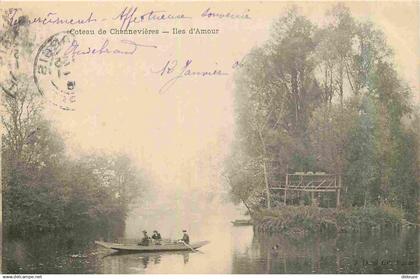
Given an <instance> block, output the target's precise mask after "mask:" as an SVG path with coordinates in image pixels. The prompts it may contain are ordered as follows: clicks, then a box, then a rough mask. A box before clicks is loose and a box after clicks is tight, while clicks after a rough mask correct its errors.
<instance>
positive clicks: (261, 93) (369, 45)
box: [226, 4, 420, 221]
mask: <svg viewBox="0 0 420 279" xmlns="http://www.w3.org/2000/svg"><path fill="white" fill-rule="evenodd" d="M325 20H326V22H327V23H325V24H324V25H323V26H317V25H315V24H314V23H313V22H311V21H310V20H309V19H308V18H306V17H304V16H302V15H300V14H299V12H298V11H297V9H296V8H292V9H290V10H289V11H288V12H287V14H285V15H284V16H282V17H281V18H280V19H279V20H278V21H277V22H276V23H275V24H274V25H273V26H272V33H271V37H270V39H269V40H268V41H267V42H266V43H265V44H264V45H262V46H260V47H256V48H254V49H253V50H252V51H251V52H250V53H249V54H248V55H247V56H246V58H245V59H244V63H243V67H242V68H241V69H240V71H239V73H238V75H237V79H236V93H235V95H236V96H235V114H236V131H235V141H234V143H233V147H232V152H231V155H230V157H229V159H228V161H227V163H226V177H227V178H228V180H229V184H230V188H231V193H232V197H233V198H234V199H235V200H236V201H242V202H243V203H244V204H245V205H246V206H247V207H248V208H249V209H250V211H252V210H255V209H258V208H263V207H266V205H267V201H266V200H265V199H266V195H265V193H264V191H265V190H266V189H267V188H268V187H269V186H276V185H278V184H280V183H284V176H285V174H286V173H293V172H297V171H324V172H327V173H333V174H338V175H341V176H342V177H343V187H344V188H343V191H342V202H341V204H342V206H343V207H361V206H363V207H372V206H382V205H386V206H392V207H396V208H399V209H400V210H403V212H405V218H407V219H408V220H411V221H414V220H416V216H417V206H416V204H417V198H418V196H417V195H418V187H419V181H420V149H419V143H420V117H419V108H418V107H415V106H414V105H413V99H412V93H411V89H410V87H409V86H408V85H407V84H406V83H405V82H404V81H402V80H401V78H400V77H399V75H398V73H397V71H396V69H397V67H396V65H395V64H394V63H393V55H392V50H391V49H390V47H389V46H388V45H387V43H386V38H385V35H384V33H383V32H382V31H380V30H379V29H378V28H376V27H375V25H374V24H372V23H371V22H362V21H359V20H357V19H355V18H354V17H353V16H352V15H351V14H350V11H349V9H347V8H346V7H345V6H344V5H342V4H340V5H337V6H335V7H334V8H332V9H331V10H330V11H328V13H327V14H326V16H325ZM280 203H281V202H280V199H278V198H276V197H275V196H273V200H272V201H271V204H272V205H273V206H274V207H275V206H276V205H280ZM333 204H334V203H333Z"/></svg>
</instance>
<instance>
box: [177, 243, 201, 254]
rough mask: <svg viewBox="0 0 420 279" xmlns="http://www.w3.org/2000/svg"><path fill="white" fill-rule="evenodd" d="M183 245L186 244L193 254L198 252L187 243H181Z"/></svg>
mask: <svg viewBox="0 0 420 279" xmlns="http://www.w3.org/2000/svg"><path fill="white" fill-rule="evenodd" d="M180 242H181V243H182V244H184V245H185V246H187V247H188V248H190V249H191V251H193V252H197V250H195V249H194V248H193V247H191V245H188V244H187V243H185V242H184V241H180Z"/></svg>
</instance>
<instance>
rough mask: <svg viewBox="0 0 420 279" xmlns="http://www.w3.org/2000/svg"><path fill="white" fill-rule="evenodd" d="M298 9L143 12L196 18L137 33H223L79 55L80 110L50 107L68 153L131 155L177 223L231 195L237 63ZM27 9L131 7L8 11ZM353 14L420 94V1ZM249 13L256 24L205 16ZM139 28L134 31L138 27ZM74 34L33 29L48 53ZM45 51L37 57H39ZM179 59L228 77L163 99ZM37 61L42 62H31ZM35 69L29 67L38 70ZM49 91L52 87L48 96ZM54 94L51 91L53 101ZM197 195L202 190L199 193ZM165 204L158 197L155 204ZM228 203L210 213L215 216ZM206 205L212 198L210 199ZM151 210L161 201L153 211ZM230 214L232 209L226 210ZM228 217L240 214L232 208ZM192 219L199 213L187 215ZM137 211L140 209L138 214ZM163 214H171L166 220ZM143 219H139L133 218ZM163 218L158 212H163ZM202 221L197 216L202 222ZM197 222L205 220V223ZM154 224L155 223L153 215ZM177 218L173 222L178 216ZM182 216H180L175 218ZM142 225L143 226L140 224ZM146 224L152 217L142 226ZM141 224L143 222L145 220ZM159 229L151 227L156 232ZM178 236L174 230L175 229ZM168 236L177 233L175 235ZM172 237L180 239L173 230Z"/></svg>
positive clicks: (170, 6)
mask: <svg viewBox="0 0 420 279" xmlns="http://www.w3.org/2000/svg"><path fill="white" fill-rule="evenodd" d="M291 4H293V3H289V2H235V3H234V2H229V3H228V2H224V3H223V2H218V3H211V4H210V3H205V2H197V3H195V2H194V3H192V2H189V3H172V2H168V3H151V2H146V3H142V4H139V5H138V7H139V9H140V10H142V11H148V10H150V9H153V10H166V11H171V12H173V13H175V14H176V13H178V14H180V13H186V14H189V15H192V16H193V18H192V19H191V20H182V21H167V22H159V23H154V22H146V23H144V24H141V25H136V28H137V27H139V28H140V27H141V28H143V27H145V28H150V29H160V30H168V31H172V28H178V29H185V30H186V32H188V30H189V29H190V28H206V29H207V28H211V29H219V32H218V34H217V35H194V36H190V35H173V34H160V35H150V36H138V37H131V39H132V40H135V41H136V43H141V44H147V45H153V46H156V48H151V47H150V48H149V47H142V48H139V49H138V50H137V51H136V52H135V54H133V55H78V56H77V57H76V58H75V61H74V62H73V63H72V64H71V65H70V69H72V73H71V75H72V78H73V79H74V80H75V81H76V91H75V92H76V102H75V103H74V104H73V105H74V111H65V110H62V109H60V108H58V107H57V106H55V105H52V104H50V103H48V105H47V109H46V116H47V118H49V119H50V120H52V121H53V122H54V124H55V126H56V127H57V129H58V130H59V131H60V133H61V134H62V135H63V136H64V138H65V140H66V144H67V150H68V153H69V154H70V155H72V156H77V155H78V154H82V153H86V152H92V151H100V152H110V153H112V152H124V153H127V154H129V155H130V156H131V157H132V158H133V160H134V161H135V162H136V164H137V165H138V166H139V168H141V169H143V170H144V172H145V173H146V174H147V175H148V176H150V177H151V181H152V184H153V185H151V187H152V189H153V192H154V194H155V199H154V200H150V201H146V202H145V203H144V204H142V205H141V208H142V209H141V210H143V211H144V210H145V208H148V209H147V210H149V211H153V210H155V212H157V211H156V210H157V208H159V209H161V208H162V207H165V208H167V209H172V212H171V214H172V215H176V216H177V217H176V219H177V220H178V219H181V218H185V217H186V216H187V217H191V216H192V215H191V214H192V213H191V212H192V211H194V210H192V207H193V205H194V207H195V206H196V203H192V200H195V199H197V198H199V199H201V198H202V197H203V195H204V196H205V195H206V194H207V193H208V192H212V191H213V192H216V193H222V192H223V191H225V189H224V188H223V177H222V176H221V175H220V174H221V172H222V170H223V161H224V158H225V156H226V154H227V153H228V151H229V143H230V142H231V140H232V138H233V130H234V115H233V92H234V87H235V85H234V81H233V77H234V72H235V69H233V68H232V65H233V64H234V63H235V62H236V61H240V60H241V59H242V57H244V56H245V55H246V54H247V53H248V52H249V51H250V50H251V49H252V48H253V47H256V46H258V45H261V44H263V43H264V42H265V41H266V40H267V39H268V37H269V32H270V26H271V24H272V22H273V20H275V19H276V18H278V17H279V16H281V15H282V14H284V12H285V11H286V9H287V8H288V7H290V6H291ZM295 4H296V5H297V6H298V7H299V10H300V12H301V13H302V14H303V15H306V16H307V17H309V18H310V19H311V20H312V21H313V22H317V23H318V24H322V23H323V22H324V21H325V17H324V15H325V12H326V11H327V10H328V9H330V8H331V7H332V6H333V5H334V3H333V2H299V3H295ZM6 5H13V6H16V5H18V6H21V7H22V8H23V10H24V11H25V13H27V14H28V15H29V16H30V17H37V16H45V15H46V14H47V13H48V12H55V13H57V15H59V16H60V17H62V18H70V17H76V16H78V17H82V16H87V15H89V13H90V12H94V15H95V16H97V17H98V19H99V18H108V19H109V18H112V17H115V16H117V15H118V14H119V12H121V10H122V8H123V7H124V6H126V5H128V4H123V3H114V2H106V3H84V4H83V7H82V6H81V4H78V3H74V2H73V3H60V4H58V3H53V2H49V3H46V2H42V3H33V2H26V3H20V4H16V3H14V4H10V3H9V4H6ZM345 5H346V6H348V7H349V8H350V10H351V12H352V14H353V15H354V16H355V17H356V18H358V19H363V20H371V21H372V22H374V23H375V24H376V25H377V26H378V27H379V28H380V29H382V30H383V31H384V33H385V35H386V38H387V41H388V43H389V45H390V46H391V47H392V48H393V49H394V51H395V62H396V65H397V68H398V70H399V73H400V74H401V76H402V77H403V78H404V79H405V80H407V81H408V82H409V84H410V86H411V87H412V88H413V91H414V93H415V101H416V102H417V103H419V102H420V94H419V88H420V87H419V80H418V78H419V76H420V72H419V61H420V60H419V49H420V47H419V42H420V40H419V34H418V32H419V31H418V30H420V29H419V4H418V2H415V1H412V2H409V1H407V2H368V3H366V2H354V3H346V4H345ZM208 7H210V8H211V9H212V11H215V12H221V13H226V12H232V13H237V14H244V13H248V14H249V15H250V17H251V18H252V19H251V20H232V19H227V18H224V19H219V18H213V19H203V18H201V17H200V14H201V12H202V11H204V10H205V9H206V8H208ZM118 25H119V24H118V22H116V21H115V20H114V21H110V20H107V21H101V20H98V22H96V23H93V24H91V25H88V26H79V27H81V28H82V29H94V30H97V29H99V28H103V29H109V28H116V27H118ZM132 27H133V28H134V25H132ZM68 28H71V26H70V27H69V26H63V25H51V24H50V25H44V26H42V25H39V24H38V25H36V24H34V25H32V27H31V31H33V32H34V34H36V35H35V38H34V43H35V45H36V46H40V45H41V44H42V42H44V41H45V40H46V39H47V38H48V37H49V36H51V35H52V34H55V33H57V32H60V31H63V30H66V29H68ZM76 38H77V41H78V42H79V44H80V49H84V50H86V49H87V48H88V47H91V48H95V47H96V48H97V47H100V46H101V45H102V44H103V43H104V40H106V39H108V40H109V44H110V47H121V42H120V40H123V39H127V38H130V37H128V36H127V35H121V36H110V35H102V36H101V35H94V36H90V35H78V36H77V37H76ZM35 55H36V53H35V52H34V53H33V54H32V59H35ZM173 60H176V61H177V63H178V64H177V67H175V73H176V72H179V71H180V70H181V66H183V65H185V63H186V61H188V60H190V61H192V62H191V63H192V64H191V68H192V69H193V70H195V71H213V70H215V69H218V70H221V71H222V72H225V73H227V75H223V76H213V77H183V78H181V79H179V80H177V81H176V82H175V83H174V84H173V86H171V87H170V89H169V90H167V91H165V92H164V93H163V94H162V93H159V90H160V89H161V88H162V86H163V85H164V84H165V82H167V81H168V80H169V79H170V78H171V77H173V76H174V73H165V74H163V75H160V74H159V70H162V69H164V66H165V65H166V63H167V62H168V61H173ZM32 61H33V60H32ZM29 66H30V65H29ZM46 90H48V89H46ZM46 95H48V93H47V94H46ZM191 193H194V194H193V195H192V194H191ZM156 198H157V199H156ZM221 200H222V199H221V198H218V199H215V200H213V201H212V202H209V203H208V204H206V206H203V207H202V209H203V211H211V210H213V209H214V208H215V207H216V208H217V207H218V206H219V205H220V203H221ZM203 201H204V200H203ZM150 203H152V204H150ZM223 208H225V207H223ZM226 210H228V211H229V212H230V213H231V214H232V215H235V214H237V213H235V210H234V209H232V207H229V209H223V210H220V212H219V213H220V214H225V213H226ZM186 212H190V213H188V214H187V215H185V214H186ZM137 213H138V212H137ZM137 213H135V214H133V215H132V216H131V217H130V218H131V220H132V222H131V224H132V225H131V227H130V228H129V230H130V231H131V233H132V234H135V232H136V230H137V229H138V227H139V226H140V225H139V222H140V221H139V222H137V221H138V220H139V219H138V218H137V217H136V216H138V214H137ZM162 214H163V213H162ZM133 216H134V217H133ZM155 216H156V215H155ZM193 217H194V216H193ZM194 218H196V219H199V218H200V216H195V217H194ZM152 219H153V218H152ZM169 219H170V218H169ZM172 219H173V218H172ZM136 220H137V221H136ZM143 221H144V220H143ZM140 223H141V222H140ZM150 226H151V225H150ZM167 230H169V226H168V229H167ZM168 232H169V231H168ZM171 233H173V232H171Z"/></svg>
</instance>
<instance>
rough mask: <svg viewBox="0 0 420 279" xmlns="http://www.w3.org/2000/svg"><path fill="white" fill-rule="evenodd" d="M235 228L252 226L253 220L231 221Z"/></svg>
mask: <svg viewBox="0 0 420 279" xmlns="http://www.w3.org/2000/svg"><path fill="white" fill-rule="evenodd" d="M231 223H232V224H233V225H234V226H252V220H235V221H231Z"/></svg>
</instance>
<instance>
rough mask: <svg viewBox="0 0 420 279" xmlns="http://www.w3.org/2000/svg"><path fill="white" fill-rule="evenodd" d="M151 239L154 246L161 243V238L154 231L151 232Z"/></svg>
mask: <svg viewBox="0 0 420 279" xmlns="http://www.w3.org/2000/svg"><path fill="white" fill-rule="evenodd" d="M152 239H153V240H154V242H155V244H156V245H160V244H161V241H162V236H161V235H160V233H159V232H158V231H156V230H154V231H153V235H152Z"/></svg>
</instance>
